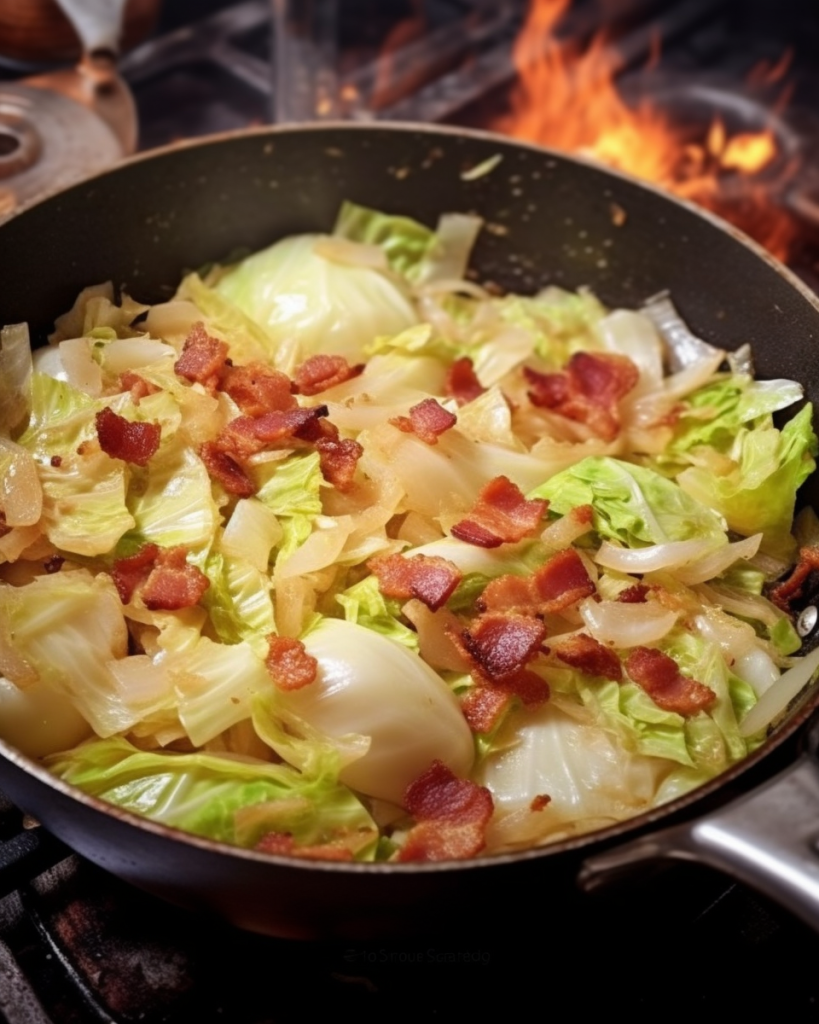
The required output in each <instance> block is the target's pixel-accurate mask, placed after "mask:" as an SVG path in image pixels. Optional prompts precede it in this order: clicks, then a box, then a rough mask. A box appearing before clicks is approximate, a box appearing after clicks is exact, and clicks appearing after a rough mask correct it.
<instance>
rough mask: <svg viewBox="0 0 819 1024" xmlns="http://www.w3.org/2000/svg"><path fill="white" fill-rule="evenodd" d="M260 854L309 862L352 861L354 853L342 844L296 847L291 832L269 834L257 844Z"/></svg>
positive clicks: (256, 848) (256, 847)
mask: <svg viewBox="0 0 819 1024" xmlns="http://www.w3.org/2000/svg"><path fill="white" fill-rule="evenodd" d="M254 849H255V850H258V852H259V853H272V854H278V855H280V856H284V857H306V858H307V859H308V860H352V859H353V851H352V850H351V849H350V848H349V846H344V845H343V844H342V843H340V842H338V843H332V842H331V843H318V844H316V845H315V846H296V843H295V841H294V839H293V836H292V835H291V834H290V833H289V832H268V833H267V835H264V836H262V838H261V839H260V840H259V841H258V843H256V845H255V847H254Z"/></svg>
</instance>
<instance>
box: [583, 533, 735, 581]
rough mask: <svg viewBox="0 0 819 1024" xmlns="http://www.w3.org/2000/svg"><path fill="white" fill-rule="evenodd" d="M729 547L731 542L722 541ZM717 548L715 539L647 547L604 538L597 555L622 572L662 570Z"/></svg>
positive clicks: (677, 541)
mask: <svg viewBox="0 0 819 1024" xmlns="http://www.w3.org/2000/svg"><path fill="white" fill-rule="evenodd" d="M722 546H723V547H728V544H723V545H722ZM713 548H714V541H713V540H712V539H708V540H700V539H698V538H695V539H693V540H671V541H668V542H667V543H665V544H651V545H649V546H648V547H645V548H619V547H617V545H615V544H611V543H610V542H609V541H607V540H604V541H603V543H602V544H601V545H600V550H599V551H598V552H597V554H596V555H595V556H594V560H595V561H596V562H597V564H598V565H602V566H604V567H605V568H606V569H617V570H618V571H619V572H626V573H644V572H656V571H658V570H659V569H675V568H679V567H680V566H682V565H685V564H686V563H688V562H693V561H695V560H696V559H700V558H703V557H704V556H705V555H708V554H710V553H711V551H712V550H713Z"/></svg>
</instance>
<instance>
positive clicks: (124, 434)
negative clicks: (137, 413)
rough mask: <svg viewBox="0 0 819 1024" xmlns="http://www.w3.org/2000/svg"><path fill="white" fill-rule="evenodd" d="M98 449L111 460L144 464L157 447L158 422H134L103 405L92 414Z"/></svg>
mask: <svg viewBox="0 0 819 1024" xmlns="http://www.w3.org/2000/svg"><path fill="white" fill-rule="evenodd" d="M96 423H97V437H98V438H99V442H100V448H102V450H103V451H104V452H105V454H106V455H109V456H110V457H111V458H112V459H122V460H123V462H133V463H134V465H136V466H147V465H148V461H149V460H150V458H151V456H152V455H154V454H155V452H156V450H157V448H159V440H160V436H161V433H162V428H161V427H160V426H159V424H158V423H135V422H132V421H131V420H126V419H125V417H124V416H118V415H117V414H116V413H115V412H114V410H113V409H111V408H110V407H109V406H106V407H105V408H104V409H101V410H100V411H99V412H98V413H97V415H96Z"/></svg>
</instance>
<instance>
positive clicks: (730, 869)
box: [579, 753, 819, 931]
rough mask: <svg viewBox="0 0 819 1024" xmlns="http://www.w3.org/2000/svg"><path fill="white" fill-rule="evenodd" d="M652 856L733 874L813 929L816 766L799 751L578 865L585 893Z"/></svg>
mask: <svg viewBox="0 0 819 1024" xmlns="http://www.w3.org/2000/svg"><path fill="white" fill-rule="evenodd" d="M658 858H676V859H681V860H691V861H698V862H699V863H701V864H707V865H709V866H710V867H714V868H717V869H719V870H721V871H725V872H727V873H728V874H729V875H733V876H734V877H735V878H738V879H739V880H740V881H742V882H745V883H746V884H748V885H750V886H752V887H753V888H756V889H758V890H759V891H760V892H763V893H764V894H765V895H766V896H769V897H771V898H772V899H773V900H775V901H776V902H778V903H780V904H781V905H782V906H784V907H786V908H787V909H788V910H790V911H791V912H792V913H794V914H795V915H796V916H797V917H800V918H801V919H802V920H803V921H805V922H806V923H807V924H809V925H810V926H811V927H812V928H814V929H816V930H817V931H819V763H817V761H816V759H815V757H814V756H813V755H812V754H809V753H805V754H803V755H802V756H801V757H800V758H799V759H798V760H797V761H796V762H794V764H793V765H792V766H791V767H790V768H787V769H786V770H785V771H783V772H781V773H780V774H779V775H777V776H775V777H774V778H773V779H771V780H770V781H769V782H767V783H766V784H765V785H763V786H760V787H759V788H758V789H755V790H754V791H753V792H751V793H749V794H748V795H746V796H743V797H740V798H738V799H736V800H734V801H732V802H731V803H729V804H727V805H726V806H724V807H722V808H719V809H718V810H716V811H713V812H711V813H709V814H707V815H706V816H704V817H702V818H698V819H696V820H694V821H692V822H688V823H685V824H683V825H676V826H674V827H672V828H668V829H664V830H662V831H660V832H655V833H654V834H652V835H649V836H645V837H643V838H641V839H638V840H636V841H634V842H631V843H627V844H625V845H623V846H620V847H617V848H616V849H614V850H610V851H608V852H606V853H603V854H599V855H597V856H594V857H590V858H589V859H588V860H586V861H585V862H584V864H583V868H582V870H581V872H580V876H579V882H580V885H581V887H582V888H583V889H585V890H587V891H590V890H592V889H595V888H597V887H599V886H600V885H602V884H605V882H606V881H608V880H609V879H610V878H612V877H613V876H615V875H620V874H622V873H624V872H628V871H629V870H631V869H633V868H634V867H635V866H636V865H638V864H641V863H644V862H646V861H649V860H655V859H658Z"/></svg>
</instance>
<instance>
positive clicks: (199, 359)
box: [173, 322, 229, 394]
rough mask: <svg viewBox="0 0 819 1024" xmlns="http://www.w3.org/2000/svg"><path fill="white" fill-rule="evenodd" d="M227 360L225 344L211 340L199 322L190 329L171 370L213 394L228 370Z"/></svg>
mask: <svg viewBox="0 0 819 1024" xmlns="http://www.w3.org/2000/svg"><path fill="white" fill-rule="evenodd" d="M227 358H228V347H227V344H226V343H225V342H224V341H220V340H219V339H218V338H212V337H211V336H210V335H209V334H208V333H207V331H206V330H205V325H204V324H203V323H201V322H200V323H195V324H194V325H193V327H192V328H191V330H190V334H188V336H187V338H186V339H185V345H184V347H183V349H182V355H181V356H180V357H179V358H178V359H177V361H176V362H175V363H174V367H173V368H174V370H175V371H176V373H177V374H179V376H180V377H184V378H185V379H186V380H190V381H195V382H196V383H197V384H201V385H202V386H203V387H205V388H206V389H207V390H208V391H209V392H210V393H211V394H213V392H214V391H215V390H216V388H217V387H218V385H219V382H220V380H221V379H222V377H223V376H224V375H225V373H226V371H227V369H228V365H229V364H228V361H227Z"/></svg>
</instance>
